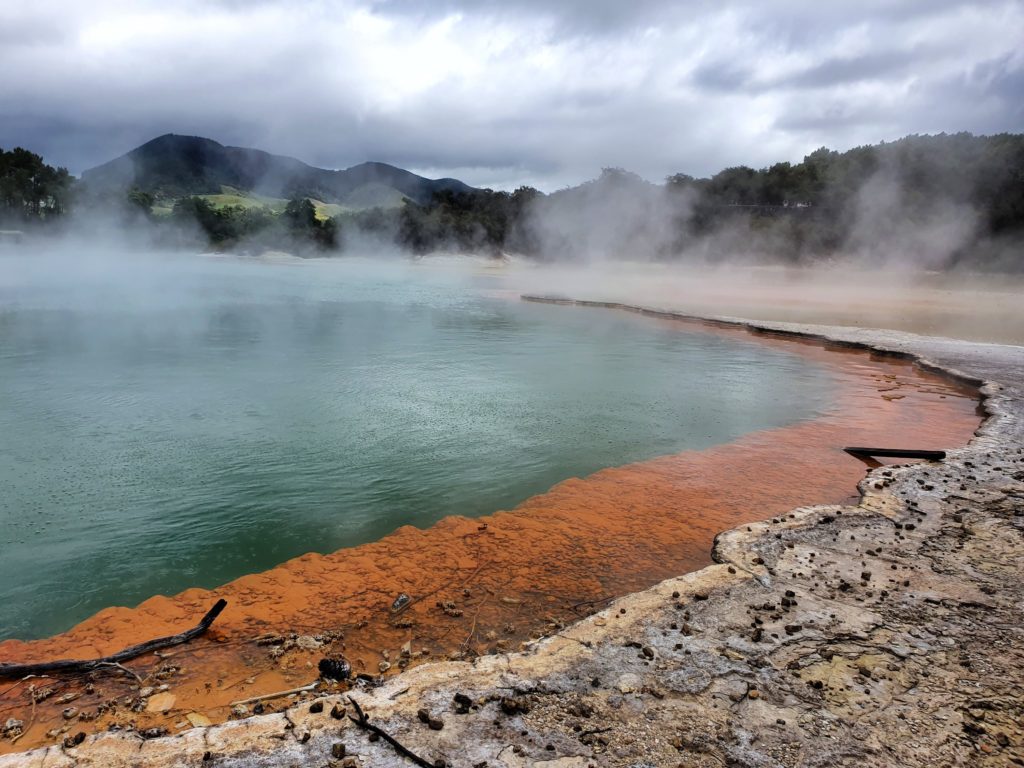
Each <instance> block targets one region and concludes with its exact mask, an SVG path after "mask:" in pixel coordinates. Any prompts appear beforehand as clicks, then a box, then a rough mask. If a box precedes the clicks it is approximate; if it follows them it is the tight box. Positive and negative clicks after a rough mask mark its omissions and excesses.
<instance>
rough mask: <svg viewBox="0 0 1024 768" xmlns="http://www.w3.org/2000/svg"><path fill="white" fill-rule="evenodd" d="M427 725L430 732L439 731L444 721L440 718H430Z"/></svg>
mask: <svg viewBox="0 0 1024 768" xmlns="http://www.w3.org/2000/svg"><path fill="white" fill-rule="evenodd" d="M427 725H428V726H429V727H430V730H432V731H440V730H441V729H442V728H444V720H442V719H441V718H440V717H432V718H430V719H429V720H428V721H427Z"/></svg>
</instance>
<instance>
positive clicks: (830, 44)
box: [0, 0, 1024, 191]
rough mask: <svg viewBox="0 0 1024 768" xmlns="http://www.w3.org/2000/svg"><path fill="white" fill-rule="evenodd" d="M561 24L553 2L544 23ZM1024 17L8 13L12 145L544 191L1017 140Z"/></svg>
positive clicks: (522, 0)
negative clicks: (216, 153) (917, 143)
mask: <svg viewBox="0 0 1024 768" xmlns="http://www.w3.org/2000/svg"><path fill="white" fill-rule="evenodd" d="M552 6H555V7H552ZM1021 40H1024V3H1021V2H1019V1H1017V0H1005V1H999V0H994V1H993V2H987V3H975V2H960V1H958V0H909V1H908V2H901V3H891V2H883V1H882V0H859V1H858V2H846V1H845V0H844V1H841V2H840V1H837V2H833V3H827V4H810V3H798V2H795V0H776V1H775V2H753V1H749V2H748V1H744V0H737V1H734V2H703V1H698V2H691V3H685V4H683V3H678V2H671V1H669V0H637V2H633V3H628V4H627V3H621V2H612V1H610V0H590V1H589V2H584V1H583V0H570V1H569V2H564V3H558V4H552V3H547V2H541V1H540V0H503V1H502V2H498V1H497V0H481V1H479V2H468V1H466V2H459V1H458V0H440V1H439V2H431V3H419V2H413V1H412V0H377V1H376V2H330V3H329V2H290V1H289V0H259V1H257V2H241V1H240V0H219V1H217V2H211V1H210V0H206V1H201V0H161V2H149V1H148V0H140V2H135V3H131V4H125V3H119V2H112V1H111V0H96V2H92V3H88V4H85V3H77V2H70V1H69V0H63V1H61V0H42V1H41V2H36V3H32V4H28V3H9V4H5V5H4V6H3V7H0V72H3V73H4V77H2V78H0V105H2V106H0V112H2V119H0V146H3V147H11V146H14V145H23V146H25V147H27V148H29V149H32V150H34V151H36V152H39V153H41V154H43V155H44V156H45V157H46V158H47V160H48V161H50V162H54V163H58V164H61V165H65V166H67V167H68V168H70V170H72V172H76V173H77V172H80V171H81V170H83V169H85V168H87V167H90V166H92V165H95V164H98V163H100V162H103V161H105V160H108V159H110V158H111V157H113V156H115V155H118V154H120V153H122V152H124V151H126V150H128V149H131V148H132V147H134V146H136V145H138V144H140V143H142V142H144V141H146V140H148V139H150V138H152V137H154V136H156V135H159V134H162V133H167V132H174V133H183V134H196V135H204V136H209V137H210V138H214V139H216V140H218V141H221V142H223V143H228V144H236V145H242V146H257V147H260V148H263V149H267V150H269V151H272V152H277V153H282V154H289V155H293V156H296V157H299V158H300V159H302V160H305V161H307V162H310V163H313V164H316V165H321V166H325V167H335V168H341V167H347V166H350V165H353V164H356V163H359V162H362V161H364V160H380V161H384V162H389V163H393V164H395V165H399V166H402V167H406V168H410V169H412V170H415V171H417V172H420V173H424V174H426V175H432V176H456V177H459V178H462V179H464V180H465V181H467V182H469V183H471V184H475V185H480V186H490V187H493V188H505V189H508V188H512V187H515V186H517V185H519V184H531V185H534V186H537V187H539V188H541V189H543V190H546V191H551V190H554V189H557V188H559V187H562V186H565V185H568V184H575V183H578V182H580V181H583V180H585V179H588V178H593V177H594V176H596V175H597V174H598V172H599V171H600V169H601V167H603V166H619V167H623V168H628V169H630V170H632V171H635V172H637V173H639V174H640V175H641V176H643V177H645V178H647V179H650V180H655V181H659V180H661V179H662V178H663V177H665V176H666V175H668V174H671V173H675V172H685V173H690V174H693V175H707V174H711V173H713V172H715V171H717V170H720V169H721V168H723V167H726V166H731V165H738V164H746V165H752V166H755V167H757V166H763V165H766V164H769V163H771V162H775V161H777V160H799V159H800V158H802V157H803V155H804V154H806V153H807V152H809V151H811V150H813V149H814V148H816V147H818V146H821V145H828V146H830V147H832V148H836V149H845V148H848V147H851V146H855V145H858V144H868V143H875V142H877V141H879V140H884V139H894V138H897V137H899V136H902V135H905V134H908V133H934V132H940V131H958V130H968V131H972V132H975V133H994V132H1000V131H1019V130H1020V129H1021V126H1024V106H1022V105H1024V48H1022V47H1021V46H1020V41H1021Z"/></svg>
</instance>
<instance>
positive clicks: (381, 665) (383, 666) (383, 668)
mask: <svg viewBox="0 0 1024 768" xmlns="http://www.w3.org/2000/svg"><path fill="white" fill-rule="evenodd" d="M377 669H379V670H380V672H381V674H384V673H385V672H387V671H388V670H389V669H391V662H390V661H381V662H378V663H377Z"/></svg>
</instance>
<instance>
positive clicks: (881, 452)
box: [843, 446, 946, 461]
mask: <svg viewBox="0 0 1024 768" xmlns="http://www.w3.org/2000/svg"><path fill="white" fill-rule="evenodd" d="M843 450H844V451H846V452H847V453H848V454H850V455H851V456H856V457H858V458H860V457H861V456H874V457H876V458H877V457H879V456H883V457H886V458H893V459H927V460H928V461H940V460H942V459H944V458H946V452H945V451H921V450H917V449H915V448H862V447H860V446H853V447H850V448H844V449H843Z"/></svg>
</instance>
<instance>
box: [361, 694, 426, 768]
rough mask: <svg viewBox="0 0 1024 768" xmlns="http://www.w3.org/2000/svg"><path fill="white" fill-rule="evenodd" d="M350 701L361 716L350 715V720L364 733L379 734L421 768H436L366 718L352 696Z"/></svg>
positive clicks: (399, 752)
mask: <svg viewBox="0 0 1024 768" xmlns="http://www.w3.org/2000/svg"><path fill="white" fill-rule="evenodd" d="M348 700H349V701H351V702H352V706H353V707H355V710H356V714H357V715H359V717H353V716H352V715H349V716H348V719H349V720H351V721H352V722H353V723H355V724H356V725H358V726H359V727H360V728H362V729H363V730H364V731H369V732H370V733H375V734H377V735H378V736H380V737H381V738H382V739H384V741H386V742H387V743H388V744H390V745H391V746H392V747H394V748H395V751H396V752H397V753H398V754H400V755H401V756H402V757H405V758H407V759H409V760H412V761H413V762H414V763H416V765H418V766H421V768H434V763H428V762H427V761H426V760H424V759H423V758H422V757H420V756H419V755H417V754H416V753H415V752H413V751H412V750H411V749H409V748H408V747H406V746H405V745H403V744H402V743H401V742H399V741H398V739H396V738H395V737H394V736H392V735H391V734H390V733H388V732H387V731H385V730H384V729H383V728H378V727H377V726H376V725H374V724H373V723H371V722H370V719H369V718H368V717H367V716H366V713H365V712H363V708H362V707H360V706H359V702H357V701H356V700H355V699H353V698H352V697H351V696H349V697H348Z"/></svg>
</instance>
